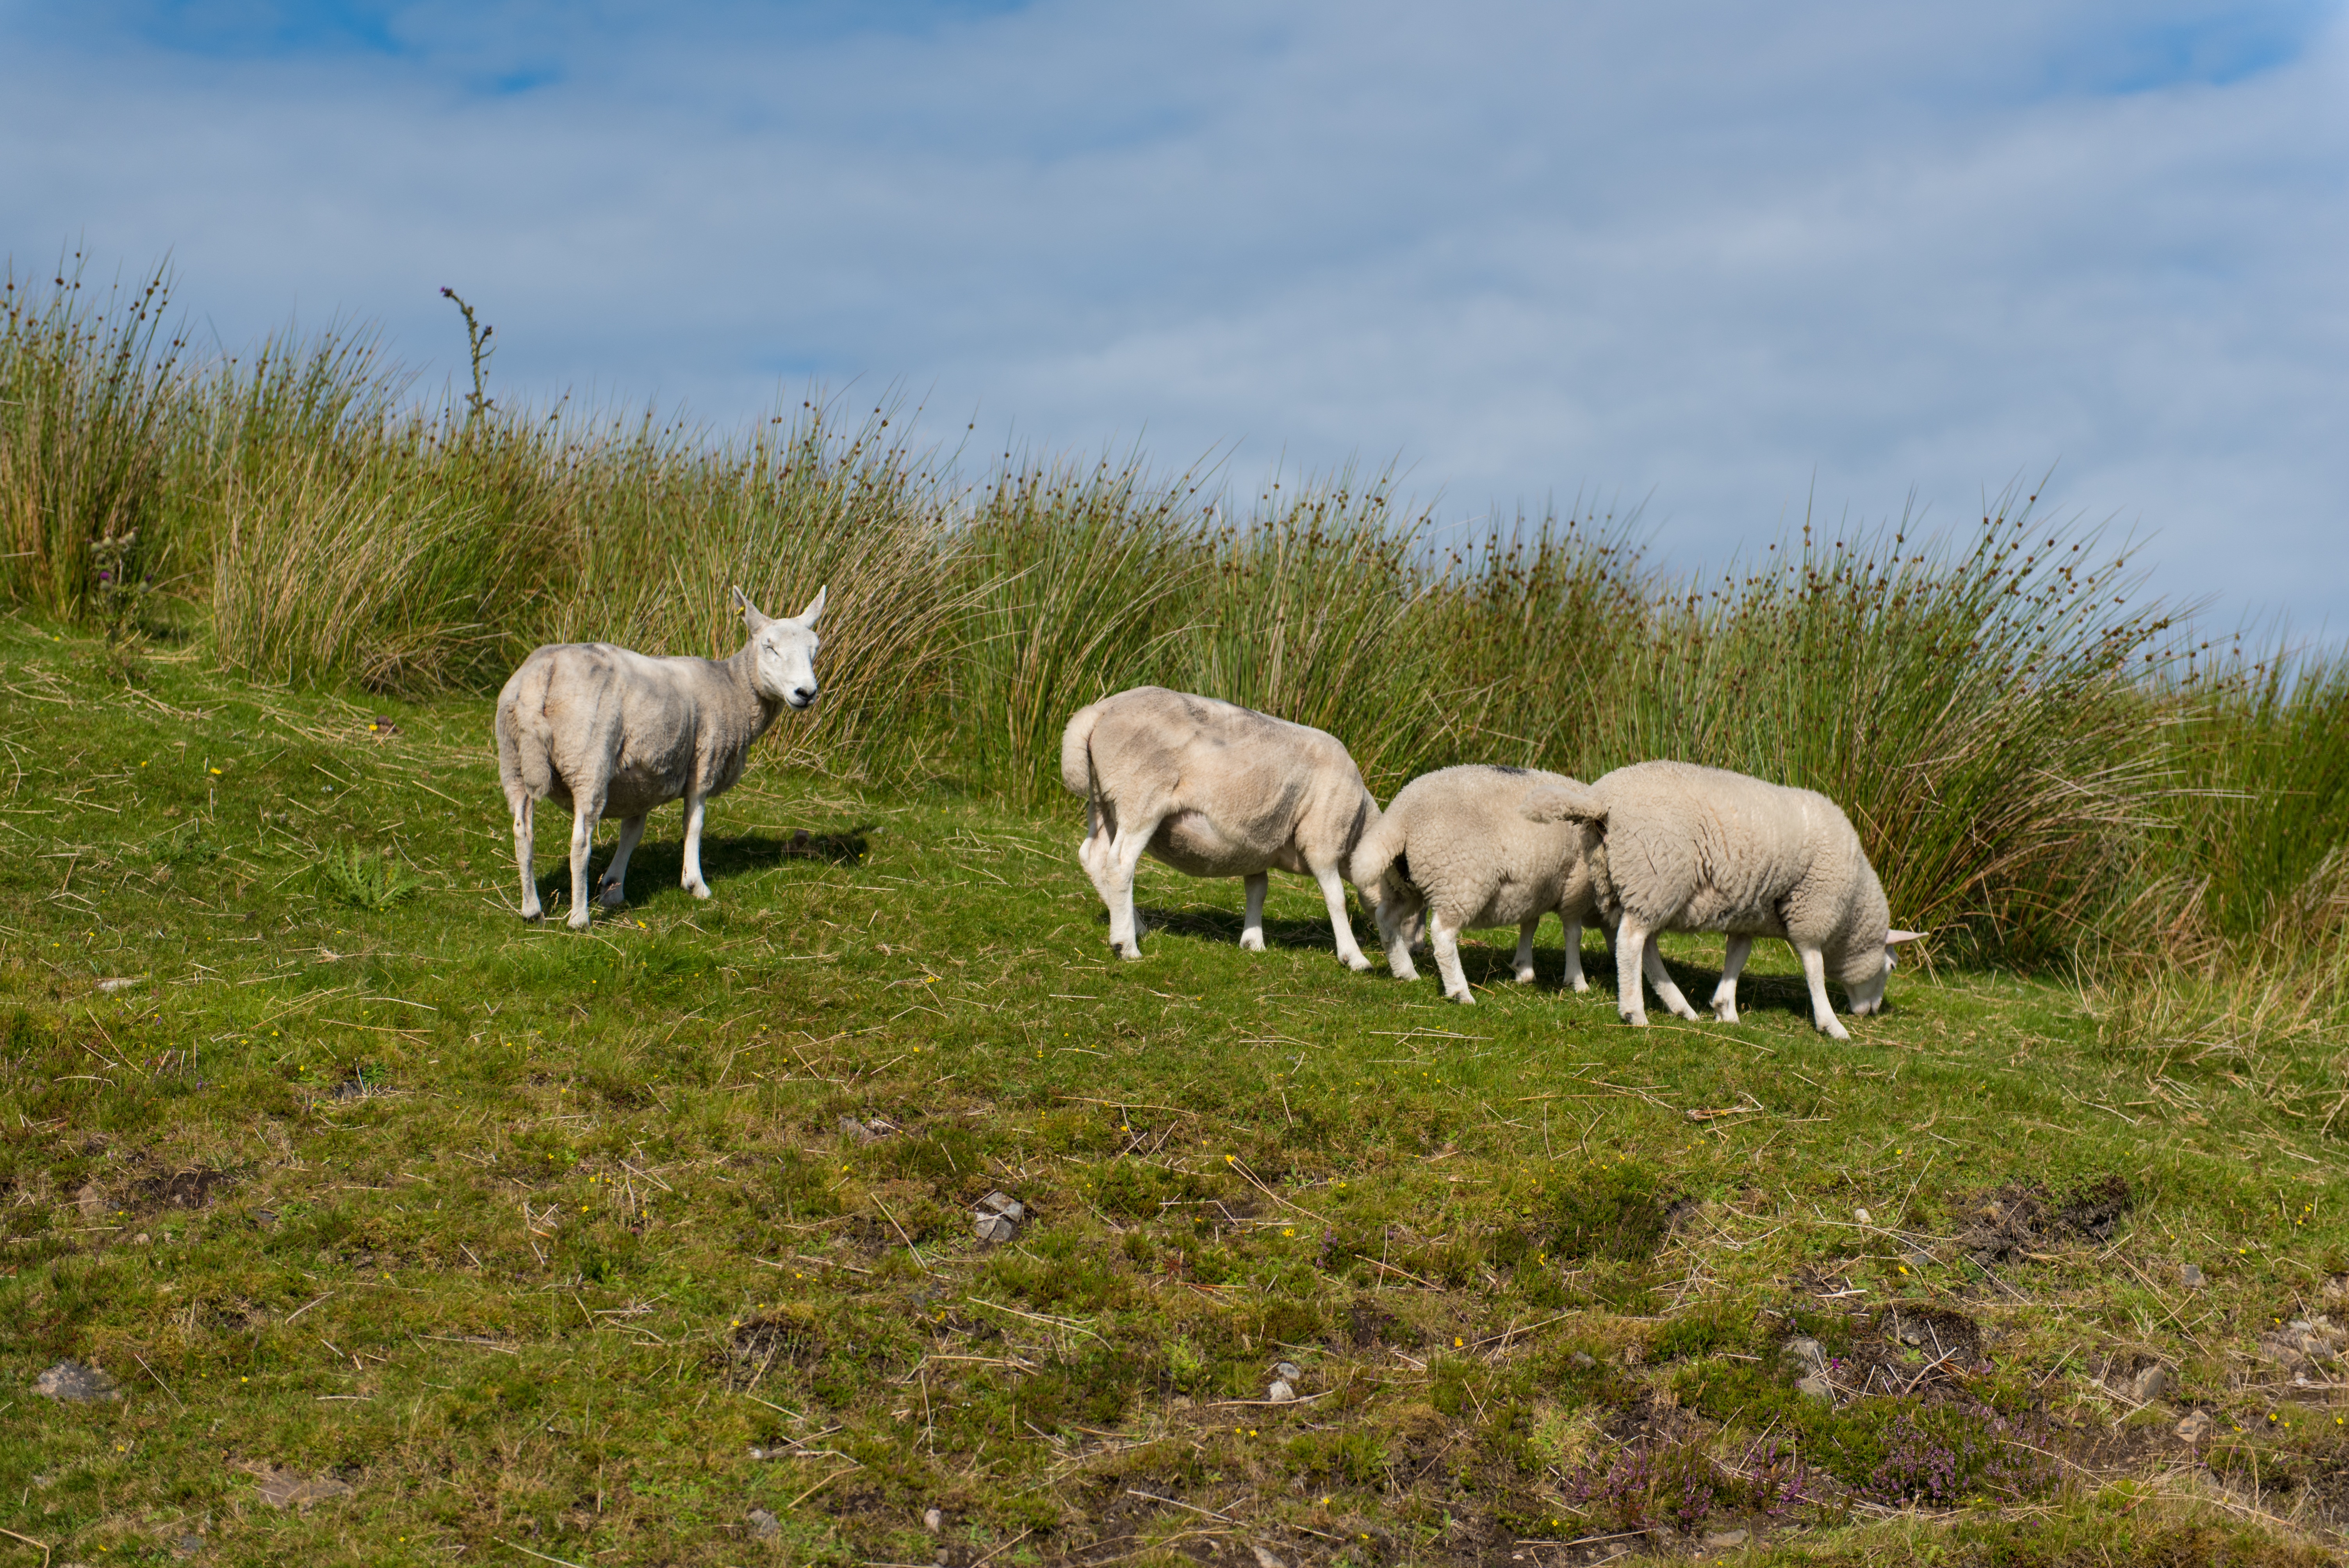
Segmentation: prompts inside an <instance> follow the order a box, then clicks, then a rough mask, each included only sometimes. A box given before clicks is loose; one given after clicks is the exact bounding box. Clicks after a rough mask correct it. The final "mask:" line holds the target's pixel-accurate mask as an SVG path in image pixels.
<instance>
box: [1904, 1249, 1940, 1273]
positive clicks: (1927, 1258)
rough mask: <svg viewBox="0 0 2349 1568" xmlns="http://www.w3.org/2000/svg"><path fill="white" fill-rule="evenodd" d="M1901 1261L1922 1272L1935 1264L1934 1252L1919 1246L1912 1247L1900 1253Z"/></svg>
mask: <svg viewBox="0 0 2349 1568" xmlns="http://www.w3.org/2000/svg"><path fill="white" fill-rule="evenodd" d="M1900 1261H1901V1262H1902V1263H1904V1264H1908V1265H1909V1268H1910V1269H1911V1270H1913V1271H1918V1272H1922V1271H1923V1270H1925V1269H1929V1268H1931V1267H1932V1266H1933V1254H1932V1253H1929V1252H1926V1251H1924V1250H1923V1249H1921V1248H1919V1247H1910V1248H1909V1250H1908V1251H1906V1252H1904V1253H1901V1254H1900Z"/></svg>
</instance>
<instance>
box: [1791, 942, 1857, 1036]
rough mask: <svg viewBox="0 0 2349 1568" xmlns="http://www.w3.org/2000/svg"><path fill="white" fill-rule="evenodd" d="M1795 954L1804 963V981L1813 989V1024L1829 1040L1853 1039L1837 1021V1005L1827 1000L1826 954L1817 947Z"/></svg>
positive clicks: (1799, 949) (1799, 950) (1800, 950)
mask: <svg viewBox="0 0 2349 1568" xmlns="http://www.w3.org/2000/svg"><path fill="white" fill-rule="evenodd" d="M1795 954H1797V955H1798V956H1799V957H1800V958H1801V959H1802V961H1803V980H1804V982H1805V983H1806V985H1809V986H1810V988H1811V1022H1813V1023H1814V1024H1816V1025H1817V1026H1819V1033H1821V1034H1823V1035H1825V1036H1826V1037H1828V1038H1829V1039H1835V1040H1847V1039H1849V1038H1851V1034H1850V1031H1848V1030H1847V1029H1846V1028H1845V1027H1844V1026H1843V1025H1842V1024H1840V1023H1838V1022H1837V1020H1836V1016H1835V1004H1834V1003H1832V1002H1830V1001H1828V1000H1827V960H1826V954H1824V953H1822V952H1820V951H1819V950H1818V949H1817V948H1816V947H1797V948H1795Z"/></svg>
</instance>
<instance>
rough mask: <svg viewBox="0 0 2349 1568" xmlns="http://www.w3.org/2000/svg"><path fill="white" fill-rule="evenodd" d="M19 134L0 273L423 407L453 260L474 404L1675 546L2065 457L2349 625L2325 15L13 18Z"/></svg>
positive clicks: (1915, 10) (894, 12)
mask: <svg viewBox="0 0 2349 1568" xmlns="http://www.w3.org/2000/svg"><path fill="white" fill-rule="evenodd" d="M0 168H5V170H7V173H6V174H5V176H0V249H5V252H6V253H9V254H10V255H11V256H13V257H14V258H15V259H16V262H17V263H18V264H19V265H20V266H29V267H31V268H33V269H36V270H37V269H41V268H45V267H47V265H48V264H49V263H50V261H51V260H52V259H53V258H54V257H55V256H56V255H57V252H58V250H59V248H60V245H61V243H73V244H78V245H80V246H82V247H83V248H85V249H87V250H88V252H89V253H91V255H92V256H93V257H94V258H96V259H97V261H98V263H99V265H100V267H101V268H102V269H108V270H110V269H111V268H112V267H113V266H114V265H115V264H117V263H119V264H121V265H122V266H123V267H124V268H125V269H126V270H133V269H136V268H138V267H140V266H141V265H144V264H146V263H150V262H151V261H152V260H154V259H155V258H157V257H159V256H160V255H162V254H164V253H169V254H170V255H171V257H172V258H173V259H174V261H175V263H176V265H177V268H178V272H179V275H180V284H181V288H180V294H181V300H182V301H183V303H185V304H189V305H190V306H191V307H192V308H194V309H195V310H197V311H199V312H200V313H201V314H202V316H203V317H204V318H205V320H206V321H207V323H208V325H209V326H210V328H211V329H212V331H215V332H217V333H218V334H219V335H221V336H222V338H223V339H224V340H226V341H228V342H230V343H232V344H241V343H243V342H245V341H249V340H250V339H251V338H253V337H254V336H257V335H260V334H261V333H263V332H264V331H266V330H268V329H270V328H271V327H274V326H276V325H282V324H283V323H284V322H285V320H286V318H287V317H288V316H289V315H295V314H297V313H298V315H299V318H300V319H301V320H302V321H304V322H305V323H310V324H323V323H325V322H326V321H329V320H333V319H337V318H339V319H345V320H348V319H363V320H367V321H372V322H375V323H378V324H379V325H381V327H382V329H383V331H384V333H385V335H386V337H387V339H388V343H389V345H390V346H391V348H392V349H393V351H394V352H395V353H396V354H397V355H398V356H399V357H401V358H402V359H403V360H405V361H406V362H408V363H409V364H410V365H411V366H417V367H419V369H421V370H423V371H424V373H425V376H426V377H427V380H428V381H429V383H430V384H432V385H438V384H439V383H440V379H441V378H442V377H446V376H448V375H450V374H451V373H453V372H455V371H456V370H457V369H458V368H459V361H460V358H461V353H462V346H463V340H462V336H461V333H460V329H459V325H458V323H457V322H456V320H455V315H454V312H453V311H451V310H450V308H449V307H448V306H447V305H446V304H445V303H444V302H442V301H440V298H439V297H438V292H437V291H438V289H439V287H440V285H441V284H450V285H453V286H455V287H457V288H458V289H459V290H460V292H462V293H464V294H466V295H467V296H468V297H469V298H471V299H472V300H473V301H474V303H475V304H477V305H478V306H479V307H480V309H481V313H482V315H483V316H484V318H485V319H487V320H489V321H491V322H492V323H494V324H495V325H496V326H497V328H498V342H499V344H500V346H501V347H500V353H499V356H498V358H497V360H496V364H495V369H494V375H495V378H496V381H497V384H498V387H499V389H500V390H501V391H502V393H503V394H504V395H506V396H507V397H509V398H524V397H537V398H551V397H554V396H555V395H557V394H559V393H561V392H563V391H564V390H566V389H568V390H571V391H573V392H574V394H577V395H579V396H582V397H587V398H589V399H593V400H599V401H603V402H607V403H627V404H642V403H644V402H646V401H647V400H657V401H658V402H659V403H661V404H662V405H663V406H664V407H674V406H676V405H678V404H683V405H684V406H685V407H688V408H689V409H690V410H691V411H692V412H693V413H695V414H697V415H698V416H700V417H701V418H706V419H708V420H709V421H711V422H713V423H716V424H719V425H730V424H732V423H734V422H736V421H738V420H741V419H745V418H750V417H751V416H752V415H753V414H755V413H756V412H757V411H759V410H761V409H763V408H764V407H767V406H768V405H769V404H771V402H772V401H774V399H775V398H776V397H777V395H778V392H779V390H781V391H782V392H784V393H786V394H787V395H788V396H789V397H790V398H791V400H792V402H794V403H796V401H797V399H798V397H799V395H800V392H801V391H802V388H803V387H804V385H805V383H806V382H807V381H808V380H809V379H810V378H814V379H816V380H819V381H821V382H822V383H823V384H824V385H826V386H828V387H832V388H834V389H839V388H843V387H854V388H855V389H857V391H858V392H859V393H873V394H878V393H880V392H881V391H883V390H885V389H886V388H888V387H892V386H898V387H904V388H905V390H906V391H907V392H909V393H910V394H911V395H912V396H913V397H916V398H917V399H918V400H920V401H921V402H922V403H923V404H924V405H925V406H926V409H927V413H926V416H925V418H926V421H927V423H928V425H929V427H930V428H931V429H932V430H933V431H934V432H935V433H936V435H937V436H938V437H939V438H941V439H944V438H950V437H958V436H960V435H961V433H962V431H963V427H964V426H965V425H966V424H967V423H975V424H976V425H977V428H978V441H979V442H981V443H982V444H985V443H996V442H1003V441H1008V440H1020V441H1025V442H1028V443H1030V444H1032V445H1034V446H1037V447H1040V448H1043V449H1053V450H1059V449H1077V450H1086V449H1099V448H1101V447H1102V446H1103V445H1105V444H1112V443H1114V444H1118V445H1120V446H1123V445H1126V444H1130V443H1132V442H1133V441H1135V440H1136V439H1139V440H1141V441H1142V442H1143V444H1144V446H1145V447H1146V449H1148V450H1149V451H1150V452H1151V453H1152V454H1153V455H1154V457H1155V458H1156V459H1158V460H1159V461H1160V462H1162V463H1163V464H1165V465H1168V466H1180V465H1183V464H1186V463H1188V462H1190V461H1192V460H1194V459H1197V458H1198V457H1200V456H1201V455H1202V454H1204V453H1206V452H1208V451H1210V450H1214V451H1217V452H1221V453H1226V454H1228V458H1227V460H1228V471H1229V472H1230V473H1231V474H1232V475H1233V476H1234V478H1235V479H1236V480H1237V481H1239V482H1248V481H1250V480H1253V479H1254V478H1255V476H1257V475H1258V474H1260V473H1261V472H1262V471H1263V470H1264V469H1266V468H1267V467H1268V466H1269V465H1271V464H1274V463H1276V462H1280V461H1284V460H1285V461H1286V462H1287V463H1288V465H1289V466H1290V467H1291V468H1300V467H1301V468H1306V469H1320V468H1328V467H1330V466H1332V465H1334V464H1337V463H1340V462H1342V461H1344V460H1346V459H1348V458H1350V457H1353V456H1359V457H1361V459H1365V460H1367V461H1371V462H1373V463H1378V462H1384V461H1387V460H1390V459H1392V460H1396V461H1398V462H1399V463H1400V464H1401V465H1402V467H1403V468H1404V469H1406V470H1407V472H1408V474H1409V482H1410V484H1411V486H1412V487H1413V488H1414V489H1416V490H1418V491H1420V492H1421V493H1422V494H1423V495H1439V496H1440V498H1441V499H1440V501H1439V507H1440V511H1441V512H1442V514H1443V515H1444V516H1445V517H1447V518H1453V519H1469V518H1475V517H1478V516H1481V515H1483V514H1485V513H1486V512H1487V511H1490V510H1491V509H1493V508H1494V507H1495V505H1498V506H1499V507H1501V508H1502V509H1504V510H1514V509H1515V507H1516V504H1517V502H1518V501H1519V500H1520V499H1523V500H1527V501H1529V502H1530V503H1532V504H1534V505H1535V506H1539V505H1540V504H1541V503H1542V501H1543V500H1544V499H1545V498H1546V497H1548V496H1551V495H1555V496H1557V498H1559V500H1561V501H1562V502H1563V501H1570V500H1573V499H1574V498H1575V497H1576V496H1578V495H1579V496H1581V497H1584V498H1585V499H1586V500H1589V499H1595V500H1598V501H1599V502H1600V503H1602V504H1606V503H1612V504H1617V505H1632V504H1640V505H1642V506H1643V507H1644V511H1643V513H1642V515H1643V518H1644V520H1645V521H1646V523H1647V524H1648V525H1649V526H1650V527H1651V528H1652V530H1653V539H1654V547H1655V548H1656V549H1657V550H1658V551H1659V552H1661V553H1662V554H1664V555H1665V556H1667V557H1668V558H1670V559H1671V560H1673V561H1675V562H1682V563H1684V564H1694V563H1696V562H1705V561H1712V562H1719V561H1722V560H1723V559H1725V558H1726V557H1728V556H1729V555H1731V554H1732V553H1733V552H1737V551H1739V550H1741V549H1749V548H1756V547H1758V544H1759V543H1760V542H1762V541H1763V540H1764V539H1766V538H1768V537H1769V536H1771V534H1772V533H1773V532H1774V531H1775V530H1777V529H1778V528H1779V527H1780V526H1782V524H1783V522H1784V521H1785V520H1787V519H1790V518H1799V516H1800V514H1801V512H1802V511H1803V509H1804V508H1805V506H1806V504H1807V505H1810V506H1812V507H1813V508H1814V509H1815V510H1816V511H1817V512H1818V513H1820V514H1822V515H1824V516H1825V517H1826V519H1828V520H1829V521H1830V522H1832V521H1835V520H1840V519H1846V518H1848V519H1852V520H1857V521H1877V520H1882V519H1885V518H1888V517H1891V516H1895V515H1898V514H1899V512H1900V511H1901V510H1902V509H1903V507H1904V506H1906V505H1908V504H1909V500H1910V498H1911V497H1912V496H1913V497H1914V498H1915V502H1916V504H1917V505H1918V506H1919V507H1920V508H1922V509H1924V511H1925V512H1926V515H1927V517H1928V518H1929V519H1930V520H1938V521H1941V522H1943V523H1946V524H1950V525H1952V526H1955V525H1959V524H1961V523H1962V522H1963V521H1964V520H1965V519H1966V518H1967V517H1969V516H1970V515H1973V514H1974V513H1975V512H1976V510H1977V508H1978V507H1979V505H1980V502H1981V499H1982V496H1983V494H1984V493H1985V492H1986V491H1995V490H1998V489H2000V488H2001V487H2002V485H2004V484H2005V483H2006V482H2007V481H2008V480H2012V479H2014V478H2016V477H2018V476H2023V477H2027V478H2032V479H2036V478H2037V476H2039V475H2040V474H2041V473H2043V472H2044V471H2045V470H2047V469H2049V468H2050V467H2051V466H2052V467H2053V468H2054V475H2055V478H2054V483H2053V485H2052V486H2051V489H2050V495H2051V498H2052V499H2053V500H2054V502H2055V503H2056V506H2057V508H2058V510H2059V511H2062V512H2064V513H2066V514H2072V513H2077V514H2081V515H2085V516H2086V517H2088V518H2091V519H2095V520H2104V519H2109V520H2111V521H2112V523H2113V526H2114V527H2115V528H2116V530H2120V531H2135V532H2137V534H2139V535H2141V536H2145V537H2147V538H2148V539H2149V540H2150V543H2149V546H2148V548H2147V552H2146V555H2145V559H2146V560H2147V562H2149V563H2150V564H2151V566H2152V568H2153V571H2154V573H2155V581H2156V583H2157V584H2158V586H2159V587H2161V588H2162V589H2163V590H2164V591H2165V592H2167V593H2169V594H2171V595H2172V596H2174V597H2177V598H2180V599H2185V598H2191V597H2196V596H2199V595H2203V594H2212V595H2216V596H2217V598H2218V609H2217V612H2216V614H2217V618H2218V619H2220V620H2221V621H2224V622H2232V621H2234V620H2237V619H2240V618H2243V617H2246V616H2250V615H2253V614H2277V613H2281V614H2286V615H2288V616H2289V617H2290V618H2291V621H2292V624H2293V625H2295V626H2297V627H2299V628H2301V629H2302V630H2303V631H2306V632H2312V633H2313V632H2316V631H2318V630H2319V629H2320V628H2322V629H2323V631H2324V632H2325V633H2326V634H2329V635H2331V636H2333V637H2336V638H2337V637H2338V636H2340V635H2341V634H2342V633H2343V631H2344V628H2349V547H2345V546H2344V544H2343V543H2342V542H2340V541H2341V539H2342V537H2343V535H2344V533H2349V528H2344V523H2349V455H2344V454H2349V26H2345V25H2344V6H2343V5H2340V4H2325V5H2312V4H2277V5H2190V4H2178V3H2170V0H2138V3H2135V4H2119V3H2093V4H2091V3H2076V4H2075V3H2067V0H2038V3H2034V4H2022V3H2018V0H1980V3H1977V4H1972V5H1964V6H1956V5H1921V6H1886V5H1860V4H1854V3H1850V0H1785V3H1783V4H1780V5H1772V6H1761V5H1752V4H1728V3H1712V0H1651V3H1648V4H1641V5H1630V4H1619V5H1579V6H1563V5H1555V4H1536V3H1531V0H1492V3H1485V4H1478V3H1473V0H1471V3H1464V4H1453V5H1444V6H1440V7H1431V6H1425V5H1397V4H1385V3H1381V0H1349V3H1347V4H1342V5H1341V4H1336V3H1297V4H1288V3H1281V0H1253V3H1249V4H1237V3H1233V4H1176V5H1159V6H1106V5H1073V4H1050V3H1039V4H1031V5H1015V4H1000V3H985V0H953V3H940V4H925V3H922V0H871V3H865V4H854V3H848V0H827V3H822V4H804V5H798V4H782V5H717V4H712V5H694V4H675V5H663V6H651V5H621V4H603V5H594V4H590V5H545V4H538V5H531V4H514V5H500V4H494V3H483V0H476V3H473V4H465V5H457V4H440V3H429V4H413V5H411V4H345V5H273V4H266V3H262V0H249V3H248V0H205V3H199V4H170V3H163V0H114V3H105V0H100V3H94V4H86V5H74V6H54V5H38V6H36V5H30V4H23V3H18V0H0ZM996 449H998V450H999V449H1000V447H997V448H996Z"/></svg>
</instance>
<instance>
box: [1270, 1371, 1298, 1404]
mask: <svg viewBox="0 0 2349 1568" xmlns="http://www.w3.org/2000/svg"><path fill="white" fill-rule="evenodd" d="M1268 1398H1270V1399H1271V1400H1272V1402H1273V1403H1274V1404H1276V1405H1286V1404H1288V1402H1289V1401H1290V1400H1291V1399H1294V1398H1297V1390H1296V1389H1295V1388H1292V1387H1289V1385H1288V1378H1286V1377H1275V1378H1274V1379H1273V1380H1272V1387H1271V1389H1270V1390H1269V1392H1268Z"/></svg>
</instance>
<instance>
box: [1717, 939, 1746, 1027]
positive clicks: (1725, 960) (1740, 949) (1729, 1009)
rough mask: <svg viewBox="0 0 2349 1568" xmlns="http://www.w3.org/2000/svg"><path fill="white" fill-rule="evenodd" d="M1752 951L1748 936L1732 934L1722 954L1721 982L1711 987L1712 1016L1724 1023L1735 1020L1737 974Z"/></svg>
mask: <svg viewBox="0 0 2349 1568" xmlns="http://www.w3.org/2000/svg"><path fill="white" fill-rule="evenodd" d="M1753 952H1754V939H1753V938H1752V937H1750V936H1733V937H1731V938H1730V939H1729V951H1728V952H1727V953H1725V954H1723V955H1722V960H1721V984H1720V985H1715V986H1714V987H1713V1016H1714V1017H1716V1018H1718V1019H1720V1020H1721V1021H1722V1022H1723V1023H1724V1024H1733V1023H1735V1022H1737V976H1738V975H1740V974H1742V973H1743V972H1744V968H1745V960H1746V959H1747V958H1748V957H1749V956H1750V955H1751V954H1753Z"/></svg>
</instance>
